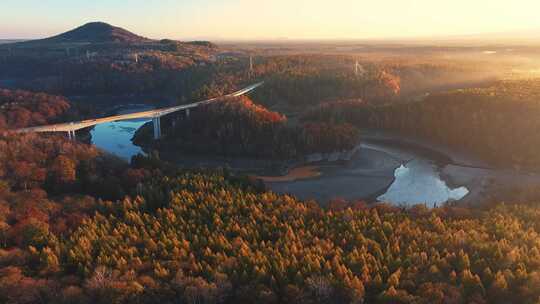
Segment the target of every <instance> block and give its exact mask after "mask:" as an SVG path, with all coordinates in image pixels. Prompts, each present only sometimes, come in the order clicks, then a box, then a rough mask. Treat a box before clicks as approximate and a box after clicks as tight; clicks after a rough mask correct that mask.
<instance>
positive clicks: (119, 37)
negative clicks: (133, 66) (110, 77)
mask: <svg viewBox="0 0 540 304" xmlns="http://www.w3.org/2000/svg"><path fill="white" fill-rule="evenodd" d="M150 41H151V40H150V39H148V38H144V37H141V36H139V35H136V34H134V33H132V32H130V31H127V30H125V29H123V28H121V27H116V26H112V25H110V24H107V23H104V22H90V23H87V24H84V25H82V26H80V27H77V28H76V29H73V30H70V31H68V32H65V33H62V34H59V35H56V36H53V37H49V38H45V39H39V40H32V41H28V42H22V43H20V44H26V45H30V44H53V43H112V42H117V43H142V42H150Z"/></svg>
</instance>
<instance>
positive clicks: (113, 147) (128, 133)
mask: <svg viewBox="0 0 540 304" xmlns="http://www.w3.org/2000/svg"><path fill="white" fill-rule="evenodd" d="M151 109H153V107H150V106H146V105H131V106H129V107H125V108H120V109H118V110H117V111H116V114H128V113H133V112H138V111H146V110H151ZM149 121H150V119H133V120H126V121H117V122H108V123H103V124H99V125H96V126H95V127H94V128H93V129H92V130H91V131H90V134H91V136H92V143H93V144H94V145H96V146H97V147H99V148H101V149H103V150H105V151H107V152H110V153H112V154H115V155H116V156H119V157H121V158H123V159H125V160H127V161H130V160H131V157H132V156H134V155H137V154H139V153H144V152H143V150H142V149H141V147H139V146H136V145H134V144H133V142H132V141H131V139H132V138H133V135H134V134H135V131H137V129H139V128H140V127H141V126H142V125H144V124H145V123H147V122H149Z"/></svg>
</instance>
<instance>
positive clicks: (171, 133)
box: [135, 97, 359, 159]
mask: <svg viewBox="0 0 540 304" xmlns="http://www.w3.org/2000/svg"><path fill="white" fill-rule="evenodd" d="M166 124H168V125H169V127H165V131H164V134H165V138H164V139H163V140H162V141H159V142H157V143H156V144H155V145H157V147H158V148H159V149H169V150H171V149H173V150H175V151H176V150H183V151H185V152H191V153H206V154H218V155H225V156H251V157H261V158H277V159H291V158H301V157H303V156H304V155H306V154H309V153H316V152H336V151H344V150H349V149H352V148H353V147H354V146H355V145H356V144H357V143H358V140H359V138H358V130H357V129H356V128H355V127H353V126H352V125H350V124H337V125H335V124H319V123H310V124H305V125H299V126H292V125H289V124H288V122H287V119H286V117H285V116H283V115H281V114H279V113H277V112H272V111H269V110H268V109H266V108H264V107H263V106H260V105H256V104H255V103H253V101H251V100H250V99H249V98H248V97H239V98H229V99H224V100H218V101H214V102H212V103H210V104H207V105H204V106H201V107H198V108H197V109H195V110H193V111H192V114H191V116H190V118H189V119H183V120H179V121H175V122H174V123H173V122H172V121H169V122H165V123H163V124H162V126H165V125H166ZM135 140H136V142H139V143H142V144H143V145H147V144H150V143H151V142H152V140H151V126H150V125H148V126H146V128H143V129H142V130H140V131H138V132H137V134H136V135H135Z"/></svg>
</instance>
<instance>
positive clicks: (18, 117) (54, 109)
mask: <svg viewBox="0 0 540 304" xmlns="http://www.w3.org/2000/svg"><path fill="white" fill-rule="evenodd" d="M69 108H70V104H69V102H68V101H67V100H66V99H65V98H64V97H60V96H54V95H48V94H44V93H32V92H27V91H21V90H16V91H11V90H5V89H0V130H1V129H7V128H10V129H15V128H24V127H28V126H35V125H44V124H47V123H51V122H54V121H57V120H58V119H59V117H61V116H62V115H63V114H65V113H66V112H67V111H68V110H69Z"/></svg>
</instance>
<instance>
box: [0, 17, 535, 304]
mask: <svg viewBox="0 0 540 304" xmlns="http://www.w3.org/2000/svg"><path fill="white" fill-rule="evenodd" d="M506 43H507V44H505V43H502V42H500V43H487V44H486V43H480V42H477V41H476V42H463V41H461V42H459V43H457V42H455V41H454V42H448V41H447V42H443V41H437V40H434V41H432V40H418V41H414V42H412V41H409V40H406V39H404V40H399V41H379V40H344V41H341V40H339V39H336V40H325V41H315V40H314V41H311V40H305V41H296V40H291V41H281V40H279V41H275V40H271V41H263V40H260V41H221V40H220V41H218V42H209V41H202V40H194V41H190V40H188V41H180V40H173V39H166V38H165V39H161V38H159V39H156V38H146V37H144V36H143V35H139V34H135V33H133V32H130V31H128V30H126V29H123V28H120V27H117V26H113V25H110V24H107V23H104V22H90V23H86V24H83V25H82V26H80V27H76V28H75V29H73V30H69V31H67V32H65V33H62V34H58V35H54V36H51V37H48V38H40V39H35V40H28V41H18V40H17V41H3V40H0V303H9V304H11V303H14V304H18V303H24V304H27V303H158V302H159V303H207V304H210V303H268V304H276V303H308V304H311V303H313V304H314V303H331V304H333V303H336V304H337V303H358V304H360V303H479V304H480V303H505V304H506V303H535V302H536V301H537V300H538V299H540V275H539V274H540V206H539V205H538V201H539V200H540V191H538V189H540V157H538V155H539V154H538V151H537V150H538V146H539V144H540V120H539V119H538V117H540V103H539V101H540V77H539V75H538V71H539V70H540V47H538V46H537V45H536V44H533V43H531V44H525V45H523V44H516V42H515V41H514V42H506ZM233 92H234V93H233ZM129 114H133V115H129ZM126 115H127V116H126ZM68 134H69V135H68Z"/></svg>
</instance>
